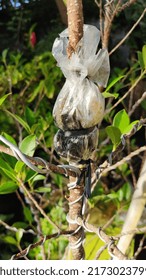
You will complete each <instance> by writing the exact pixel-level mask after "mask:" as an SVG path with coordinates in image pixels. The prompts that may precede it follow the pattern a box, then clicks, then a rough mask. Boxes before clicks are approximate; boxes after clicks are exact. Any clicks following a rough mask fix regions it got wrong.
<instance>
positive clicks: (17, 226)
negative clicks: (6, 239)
mask: <svg viewBox="0 0 146 280" xmlns="http://www.w3.org/2000/svg"><path fill="white" fill-rule="evenodd" d="M12 227H16V228H18V229H21V228H22V229H26V228H27V227H28V224H26V223H24V222H16V223H14V224H12Z"/></svg>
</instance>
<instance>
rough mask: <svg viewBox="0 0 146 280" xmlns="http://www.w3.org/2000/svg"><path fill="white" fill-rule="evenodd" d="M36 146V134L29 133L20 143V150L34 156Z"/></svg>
mask: <svg viewBox="0 0 146 280" xmlns="http://www.w3.org/2000/svg"><path fill="white" fill-rule="evenodd" d="M35 148H36V136H35V135H28V136H27V137H25V138H24V139H23V140H22V142H21V144H20V150H21V151H22V152H23V153H24V154H26V155H28V156H33V154H34V152H35Z"/></svg>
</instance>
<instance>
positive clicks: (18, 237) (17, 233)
mask: <svg viewBox="0 0 146 280" xmlns="http://www.w3.org/2000/svg"><path fill="white" fill-rule="evenodd" d="M22 237H23V229H22V228H20V229H18V231H17V232H16V240H17V242H18V243H20V241H21V239H22Z"/></svg>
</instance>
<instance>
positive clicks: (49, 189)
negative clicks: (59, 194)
mask: <svg viewBox="0 0 146 280" xmlns="http://www.w3.org/2000/svg"><path fill="white" fill-rule="evenodd" d="M35 192H39V193H47V192H49V193H50V192H51V188H46V187H40V188H37V189H36V190H35Z"/></svg>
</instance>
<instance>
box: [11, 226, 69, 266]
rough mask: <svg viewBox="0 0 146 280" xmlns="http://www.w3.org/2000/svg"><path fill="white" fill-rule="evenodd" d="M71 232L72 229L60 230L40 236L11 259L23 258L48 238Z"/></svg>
mask: <svg viewBox="0 0 146 280" xmlns="http://www.w3.org/2000/svg"><path fill="white" fill-rule="evenodd" d="M72 233H73V232H72V231H66V230H62V231H60V232H59V233H58V232H57V233H53V234H49V235H47V236H42V237H41V238H40V240H39V241H37V242H35V243H33V244H30V245H29V246H28V247H27V248H25V249H23V250H22V251H21V252H19V253H17V254H15V255H13V256H12V258H11V259H13V260H18V259H20V258H24V256H26V255H27V254H28V253H29V251H30V250H31V249H34V248H36V247H38V246H41V245H42V244H43V243H44V242H45V241H46V240H49V239H52V238H58V237H59V236H61V235H70V234H72Z"/></svg>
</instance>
